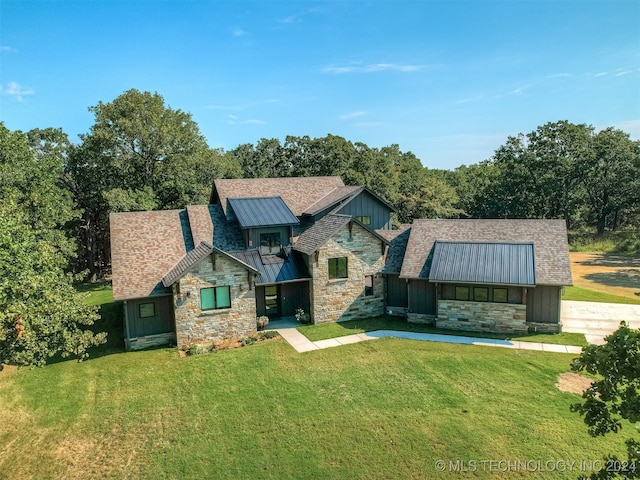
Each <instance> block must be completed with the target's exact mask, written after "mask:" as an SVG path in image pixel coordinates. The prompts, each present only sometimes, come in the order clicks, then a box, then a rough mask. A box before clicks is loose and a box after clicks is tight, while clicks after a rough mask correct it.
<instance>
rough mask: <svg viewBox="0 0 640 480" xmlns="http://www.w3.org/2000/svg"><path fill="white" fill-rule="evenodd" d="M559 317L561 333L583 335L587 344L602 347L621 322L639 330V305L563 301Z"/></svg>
mask: <svg viewBox="0 0 640 480" xmlns="http://www.w3.org/2000/svg"><path fill="white" fill-rule="evenodd" d="M560 317H561V319H562V331H563V332H576V333H583V334H584V336H585V338H586V339H587V342H589V343H593V344H596V345H602V344H603V343H604V337H606V336H607V335H610V334H611V333H613V332H614V331H615V330H617V329H618V327H619V326H620V322H621V321H623V320H624V321H625V322H627V324H628V325H629V327H631V328H640V305H624V304H617V303H597V302H575V301H569V300H563V301H562V313H561V315H560Z"/></svg>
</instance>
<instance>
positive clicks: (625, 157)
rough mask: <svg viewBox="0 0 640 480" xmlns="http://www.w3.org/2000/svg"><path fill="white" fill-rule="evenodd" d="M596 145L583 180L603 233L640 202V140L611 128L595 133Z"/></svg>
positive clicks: (599, 231) (594, 216)
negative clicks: (634, 139)
mask: <svg viewBox="0 0 640 480" xmlns="http://www.w3.org/2000/svg"><path fill="white" fill-rule="evenodd" d="M593 148H594V154H593V155H592V156H590V157H588V161H587V164H586V165H585V167H586V168H585V173H584V175H583V177H582V181H583V183H584V186H585V190H586V193H587V199H588V208H589V212H590V214H591V216H592V218H593V219H594V220H595V223H596V227H597V232H598V234H599V235H602V234H603V233H604V231H605V228H606V227H607V224H609V225H611V226H612V227H613V228H615V227H616V226H617V223H618V219H619V218H620V216H621V215H622V214H624V213H625V212H628V211H630V210H633V209H634V208H636V209H637V207H638V203H640V142H634V141H632V140H631V139H630V138H629V135H628V134H627V133H625V132H623V131H621V130H615V129H613V128H607V129H605V130H602V131H601V132H598V133H597V134H596V135H595V137H594V145H593Z"/></svg>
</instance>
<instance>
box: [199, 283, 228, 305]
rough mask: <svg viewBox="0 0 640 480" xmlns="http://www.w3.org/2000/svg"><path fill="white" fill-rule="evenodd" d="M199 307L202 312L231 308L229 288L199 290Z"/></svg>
mask: <svg viewBox="0 0 640 480" xmlns="http://www.w3.org/2000/svg"><path fill="white" fill-rule="evenodd" d="M200 307H201V309H202V310H218V309H221V308H231V288H230V287H212V288H201V289H200Z"/></svg>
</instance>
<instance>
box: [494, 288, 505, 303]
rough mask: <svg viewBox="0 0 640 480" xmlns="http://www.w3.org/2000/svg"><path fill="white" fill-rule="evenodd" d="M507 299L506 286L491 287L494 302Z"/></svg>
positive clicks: (502, 301) (503, 301) (501, 301)
mask: <svg viewBox="0 0 640 480" xmlns="http://www.w3.org/2000/svg"><path fill="white" fill-rule="evenodd" d="M508 300H509V290H508V289H506V288H494V289H493V301H494V302H496V303H507V301H508Z"/></svg>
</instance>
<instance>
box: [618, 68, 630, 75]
mask: <svg viewBox="0 0 640 480" xmlns="http://www.w3.org/2000/svg"><path fill="white" fill-rule="evenodd" d="M630 73H631V70H626V69H624V68H619V69H618V70H617V71H616V77H621V76H623V75H629V74H630Z"/></svg>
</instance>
